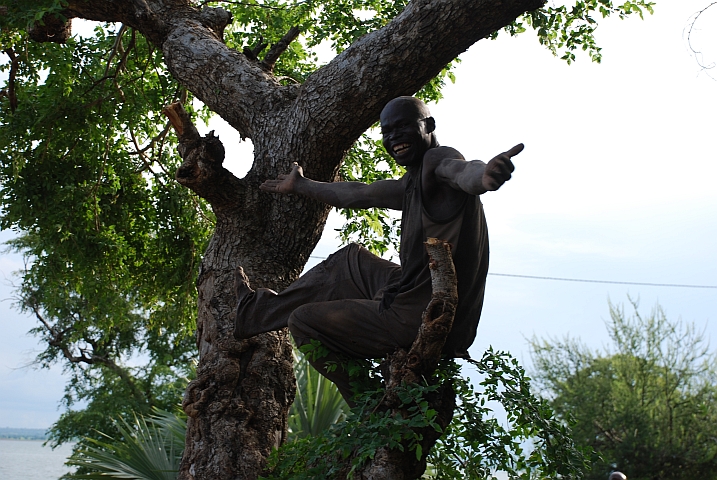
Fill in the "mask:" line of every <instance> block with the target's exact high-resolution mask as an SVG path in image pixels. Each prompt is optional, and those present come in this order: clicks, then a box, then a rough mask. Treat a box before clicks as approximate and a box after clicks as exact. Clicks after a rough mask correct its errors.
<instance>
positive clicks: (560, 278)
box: [309, 255, 717, 289]
mask: <svg viewBox="0 0 717 480" xmlns="http://www.w3.org/2000/svg"><path fill="white" fill-rule="evenodd" d="M309 258H316V259H319V260H325V259H326V257H319V256H315V255H311V256H309ZM488 275H494V276H496V277H514V278H529V279H532V280H555V281H559V282H581V283H607V284H611V285H640V286H646V287H679V288H714V289H717V285H685V284H680V283H647V282H622V281H619V280H588V279H584V278H563V277H540V276H537V275H517V274H512V273H493V272H489V273H488Z"/></svg>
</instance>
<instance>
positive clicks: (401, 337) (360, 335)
mask: <svg viewBox="0 0 717 480" xmlns="http://www.w3.org/2000/svg"><path fill="white" fill-rule="evenodd" d="M400 278H401V267H400V266H398V265H396V264H395V263H392V262H389V261H387V260H384V259H382V258H379V257H377V256H375V255H373V254H372V253H370V252H369V251H368V250H366V249H364V248H363V247H360V246H358V245H355V244H351V245H348V246H346V247H344V248H342V249H341V250H339V251H338V252H336V253H334V254H332V255H330V256H329V257H328V258H327V259H326V260H324V261H323V262H321V263H320V264H318V265H316V266H315V267H314V268H312V269H311V270H309V271H308V272H306V274H304V275H303V276H302V277H300V278H299V279H298V280H297V281H296V282H294V283H292V284H291V285H290V286H289V287H288V288H287V289H286V290H284V291H282V292H281V293H279V294H277V293H276V292H274V291H273V290H269V289H266V288H259V289H257V290H256V292H255V293H254V294H253V295H250V296H249V297H248V298H247V299H245V300H244V301H242V302H241V304H240V305H239V306H238V307H237V320H236V330H235V332H234V335H235V336H236V337H237V338H249V337H252V336H254V335H258V334H260V333H264V332H268V331H272V330H278V329H280V328H284V327H287V326H288V327H289V331H290V332H291V334H292V336H293V337H294V340H295V341H296V344H297V345H298V346H302V345H305V344H307V343H309V342H311V340H318V341H320V342H321V344H322V345H323V346H325V347H326V348H328V349H329V350H330V351H331V352H333V353H334V354H336V353H338V354H341V355H345V356H348V357H352V358H381V357H385V356H386V355H387V354H389V353H392V352H394V351H395V350H396V348H397V347H401V348H408V347H410V346H411V343H412V342H413V340H414V339H415V338H416V334H417V332H418V327H419V326H420V324H421V313H422V312H423V310H424V308H425V307H426V305H427V304H428V301H429V300H430V298H428V297H427V298H420V299H416V298H411V296H410V295H399V296H397V297H396V299H395V300H394V301H393V303H392V304H391V306H390V308H387V309H383V308H381V298H382V296H383V292H384V289H385V288H386V287H387V286H388V285H391V284H395V283H397V282H398V281H399V279H400ZM429 296H430V294H429ZM335 360H336V356H335V355H329V357H325V358H322V359H317V360H311V359H310V362H311V363H312V365H313V366H314V367H315V368H316V369H317V370H318V371H319V372H321V374H323V375H324V376H326V377H327V378H328V379H329V380H331V381H332V382H334V383H335V384H336V386H337V387H338V388H339V391H340V392H341V394H342V395H343V396H344V398H346V399H347V400H348V399H350V397H351V396H352V394H351V387H350V385H349V378H348V374H347V373H346V372H345V371H344V370H343V369H342V368H341V367H340V366H339V367H337V368H336V369H335V370H333V371H332V372H327V371H326V369H325V363H326V362H327V361H335Z"/></svg>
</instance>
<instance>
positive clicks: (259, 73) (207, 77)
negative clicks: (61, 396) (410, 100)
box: [35, 0, 544, 479]
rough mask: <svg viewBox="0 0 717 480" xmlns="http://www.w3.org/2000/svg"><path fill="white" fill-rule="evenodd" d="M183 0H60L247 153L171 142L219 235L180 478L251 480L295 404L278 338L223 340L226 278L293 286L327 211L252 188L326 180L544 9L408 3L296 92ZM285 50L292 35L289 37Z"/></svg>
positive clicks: (230, 304)
mask: <svg viewBox="0 0 717 480" xmlns="http://www.w3.org/2000/svg"><path fill="white" fill-rule="evenodd" d="M194 3H195V2H192V1H190V0H94V1H92V2H88V1H86V0H68V1H67V9H66V11H65V12H64V14H65V16H66V17H68V18H70V19H71V18H73V17H76V18H85V19H88V20H98V21H107V22H122V23H124V24H125V25H127V26H129V27H132V28H135V29H136V30H138V31H139V32H141V33H142V34H143V35H145V37H146V38H147V39H148V40H149V41H150V42H152V43H153V44H155V45H156V46H158V47H160V48H161V49H162V51H163V53H164V57H165V62H166V64H167V66H168V68H169V70H170V71H171V72H172V74H173V75H174V76H175V77H176V78H177V79H178V80H179V81H180V82H181V83H182V84H183V85H184V86H185V87H186V88H187V89H188V90H190V91H191V92H192V93H194V94H195V95H196V96H197V97H198V98H199V99H201V100H202V101H203V102H204V103H205V104H206V105H207V106H208V107H209V108H210V109H211V110H213V111H214V112H216V113H218V114H219V115H220V116H221V117H222V118H224V119H225V120H227V121H228V122H229V123H230V124H231V125H232V126H233V127H234V128H236V129H237V131H238V132H239V133H240V134H241V135H242V136H243V137H248V138H251V139H252V141H253V144H254V157H255V158H254V164H253V167H252V169H251V170H250V171H249V173H248V174H247V175H246V177H244V178H242V179H238V178H236V177H234V176H233V175H232V174H231V173H229V172H228V171H227V170H226V169H224V168H223V167H222V160H223V157H224V150H223V147H222V146H221V143H220V142H219V141H218V139H216V138H211V137H209V138H204V139H200V138H199V137H198V135H196V132H194V133H192V132H191V129H189V130H186V131H183V133H182V134H180V138H181V139H182V142H181V143H182V147H181V149H182V157H183V159H184V165H183V166H182V167H181V168H180V169H179V171H178V172H177V179H178V181H179V182H180V183H182V184H183V185H185V186H187V187H188V188H191V189H192V190H194V191H195V192H197V193H198V194H199V195H201V196H202V197H204V198H206V199H207V200H208V201H209V203H210V204H211V206H212V208H213V210H214V212H215V213H216V217H217V226H216V231H215V233H214V235H213V238H212V240H211V242H210V245H209V247H208V249H207V252H206V254H205V256H204V259H203V262H202V265H201V271H200V275H199V280H198V283H197V288H198V294H199V313H198V320H197V346H198V348H199V353H200V364H199V367H198V372H197V380H196V381H194V382H193V383H192V384H191V385H190V387H189V389H188V390H187V394H186V396H185V401H184V405H185V409H186V410H187V412H188V413H189V414H190V421H189V424H188V435H187V445H186V451H185V456H184V460H183V463H182V467H181V472H180V478H181V479H195V478H196V479H235V478H242V479H244V478H246V479H251V478H256V477H257V475H258V474H259V472H260V471H261V469H262V468H263V466H264V465H265V461H266V457H267V455H268V454H269V453H270V451H271V449H272V448H274V447H276V446H277V445H279V444H280V443H281V442H282V441H283V439H284V437H285V433H286V416H287V412H288V409H289V406H290V404H291V402H292V400H293V394H294V388H295V386H294V380H293V375H292V371H291V351H290V346H289V343H288V337H287V333H286V332H285V331H282V332H276V333H269V334H265V335H260V336H258V337H256V338H253V339H250V340H246V341H242V342H237V341H235V340H234V339H233V338H232V335H231V333H232V320H233V315H232V311H233V308H234V304H235V301H236V299H235V295H234V293H233V291H232V283H233V281H232V279H233V271H234V270H235V269H236V267H237V266H239V265H241V266H243V268H244V270H245V272H246V273H247V275H248V276H249V278H250V279H251V280H252V284H253V285H255V286H257V287H269V288H273V289H277V290H281V289H283V288H285V287H286V286H287V285H288V284H289V283H291V282H292V281H293V280H295V279H296V278H297V277H298V275H299V273H300V272H301V270H302V268H303V266H304V264H305V263H306V261H307V260H308V257H309V254H310V253H311V251H312V250H313V248H314V246H315V245H316V243H317V241H318V240H319V238H320V235H321V232H322V230H323V226H324V222H325V220H326V216H327V214H328V211H329V209H328V208H327V206H326V205H322V204H318V203H317V202H314V201H310V200H307V199H304V198H298V197H294V196H273V195H269V194H266V193H262V192H260V191H259V189H258V185H259V184H260V183H261V182H262V181H263V180H264V179H266V178H270V177H276V176H277V175H278V174H280V173H284V172H286V171H288V170H289V168H290V165H291V162H294V161H296V162H298V163H299V164H300V165H302V166H303V168H304V172H305V174H306V175H307V176H308V177H311V178H314V179H317V180H323V181H334V180H336V179H337V178H336V175H337V170H338V166H339V163H340V162H341V159H342V157H343V155H344V154H345V152H346V151H347V150H348V148H349V147H350V146H351V144H352V143H353V142H354V141H355V140H356V139H357V138H358V137H359V135H360V134H361V133H362V132H363V131H364V130H365V129H366V128H368V127H369V126H370V125H371V124H372V123H373V122H375V121H376V119H377V118H378V115H379V113H380V110H381V108H382V107H383V105H385V103H386V102H387V101H388V100H390V99H392V98H394V97H396V96H398V95H411V94H413V93H415V92H416V91H417V90H418V89H419V88H420V87H421V86H423V85H424V84H425V83H426V82H427V81H428V80H430V79H431V78H432V77H433V76H435V75H436V74H437V73H439V71H440V70H441V69H442V68H443V67H444V66H445V65H446V64H447V63H448V62H450V61H451V60H453V59H454V58H455V57H456V56H457V55H459V54H460V53H461V52H463V51H465V50H466V49H467V48H468V47H470V46H471V45H472V44H473V43H475V42H476V41H478V40H480V39H482V38H485V37H486V36H488V35H489V34H491V33H492V32H494V31H496V30H498V29H500V28H502V27H503V26H505V25H507V24H508V23H510V22H511V21H512V20H514V19H515V18H516V17H517V16H519V15H520V14H522V13H524V12H526V11H529V10H534V9H537V8H539V7H541V6H542V5H543V3H544V0H414V1H412V2H411V3H410V4H409V5H408V6H407V7H406V8H405V9H404V11H403V12H402V13H401V14H399V15H398V16H397V17H396V18H395V19H394V20H392V21H391V22H389V23H388V24H387V25H386V26H385V27H384V28H382V29H380V30H378V31H375V32H373V33H370V34H368V35H365V36H364V37H362V38H361V39H359V40H358V41H357V42H355V43H354V44H353V45H352V46H351V47H350V48H348V49H346V50H345V51H344V52H343V53H342V54H340V55H339V56H337V57H336V58H335V59H334V60H333V61H332V62H330V63H329V64H328V65H326V66H324V67H323V68H321V69H319V70H317V71H316V72H315V73H314V74H312V75H311V76H310V77H309V78H308V79H307V80H306V81H305V82H304V83H303V84H301V85H290V86H282V85H280V84H279V82H278V80H277V79H276V78H275V77H274V76H273V75H272V73H271V68H270V65H271V63H272V61H275V58H274V56H275V55H276V52H274V53H273V54H272V55H273V56H271V57H270V58H266V59H264V61H263V62H260V61H257V60H254V59H252V58H251V55H249V56H247V55H246V54H243V53H241V52H238V51H235V50H232V49H230V48H228V47H227V46H226V45H225V44H224V43H223V42H222V32H223V30H224V28H225V27H226V25H227V24H228V23H229V22H230V21H231V15H229V14H228V13H227V12H226V11H224V10H223V9H221V8H208V7H205V8H203V9H201V10H200V9H199V8H197V7H196V6H195V5H194ZM45 25H46V26H45V28H44V30H43V31H42V32H38V33H36V35H35V36H36V37H37V39H38V40H40V41H59V40H60V39H61V38H63V37H64V36H65V35H67V31H68V30H67V28H68V24H62V23H61V22H59V23H57V24H53V23H52V22H46V23H45ZM286 38H287V40H288V41H290V38H291V35H287V37H286Z"/></svg>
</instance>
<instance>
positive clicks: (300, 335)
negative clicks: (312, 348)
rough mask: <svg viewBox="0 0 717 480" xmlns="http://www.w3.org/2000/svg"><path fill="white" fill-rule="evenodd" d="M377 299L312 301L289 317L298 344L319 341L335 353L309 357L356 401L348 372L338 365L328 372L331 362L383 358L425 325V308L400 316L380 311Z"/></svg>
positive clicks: (346, 395) (344, 392) (312, 362)
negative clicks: (406, 316) (403, 317)
mask: <svg viewBox="0 0 717 480" xmlns="http://www.w3.org/2000/svg"><path fill="white" fill-rule="evenodd" d="M379 306H380V302H379V301H374V300H355V299H349V300H335V301H330V302H322V303H311V304H307V305H304V306H301V307H299V308H297V309H296V310H294V312H293V313H292V314H291V316H290V317H289V322H288V323H289V331H290V332H291V334H292V336H293V337H294V340H295V341H296V344H297V345H298V346H302V345H305V344H307V343H310V342H311V340H318V341H319V342H321V344H322V345H323V346H324V347H326V348H327V349H328V350H329V351H330V352H331V354H330V355H329V356H328V357H324V358H319V359H311V358H310V359H309V361H310V363H311V364H312V365H313V366H314V368H316V369H317V370H318V371H319V372H320V373H321V374H322V375H324V376H325V377H327V378H328V379H329V380H331V381H332V382H334V383H335V384H336V386H337V387H338V389H339V391H340V392H341V395H343V397H344V398H345V399H346V400H347V401H348V402H349V404H351V405H352V404H353V402H352V401H351V398H352V397H353V392H352V390H351V385H350V379H349V376H348V373H347V372H346V371H345V370H343V369H342V368H341V366H340V365H339V366H337V367H336V368H335V369H334V370H333V371H331V372H327V371H326V364H327V362H337V361H338V359H339V356H337V355H336V354H339V355H343V356H346V357H350V358H361V359H365V358H382V357H385V356H386V355H388V354H390V353H393V352H394V351H395V350H396V348H399V347H401V348H408V347H410V345H411V342H412V341H413V339H415V337H416V334H417V332H418V327H419V326H420V324H421V311H420V309H418V310H417V311H416V312H415V314H412V315H410V316H409V318H406V319H399V318H397V317H396V315H395V313H394V312H392V311H391V310H390V309H389V310H384V311H380V308H379Z"/></svg>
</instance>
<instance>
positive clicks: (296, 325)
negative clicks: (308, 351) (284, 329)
mask: <svg viewBox="0 0 717 480" xmlns="http://www.w3.org/2000/svg"><path fill="white" fill-rule="evenodd" d="M307 307H308V305H302V306H301V307H299V308H297V309H296V310H294V311H293V312H291V315H289V321H288V326H289V332H291V336H292V337H294V342H296V346H297V347H301V346H302V345H306V344H307V343H309V342H311V337H312V335H311V331H310V329H309V328H307V325H306V322H305V316H306V313H307V312H306V310H308V308H307Z"/></svg>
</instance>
